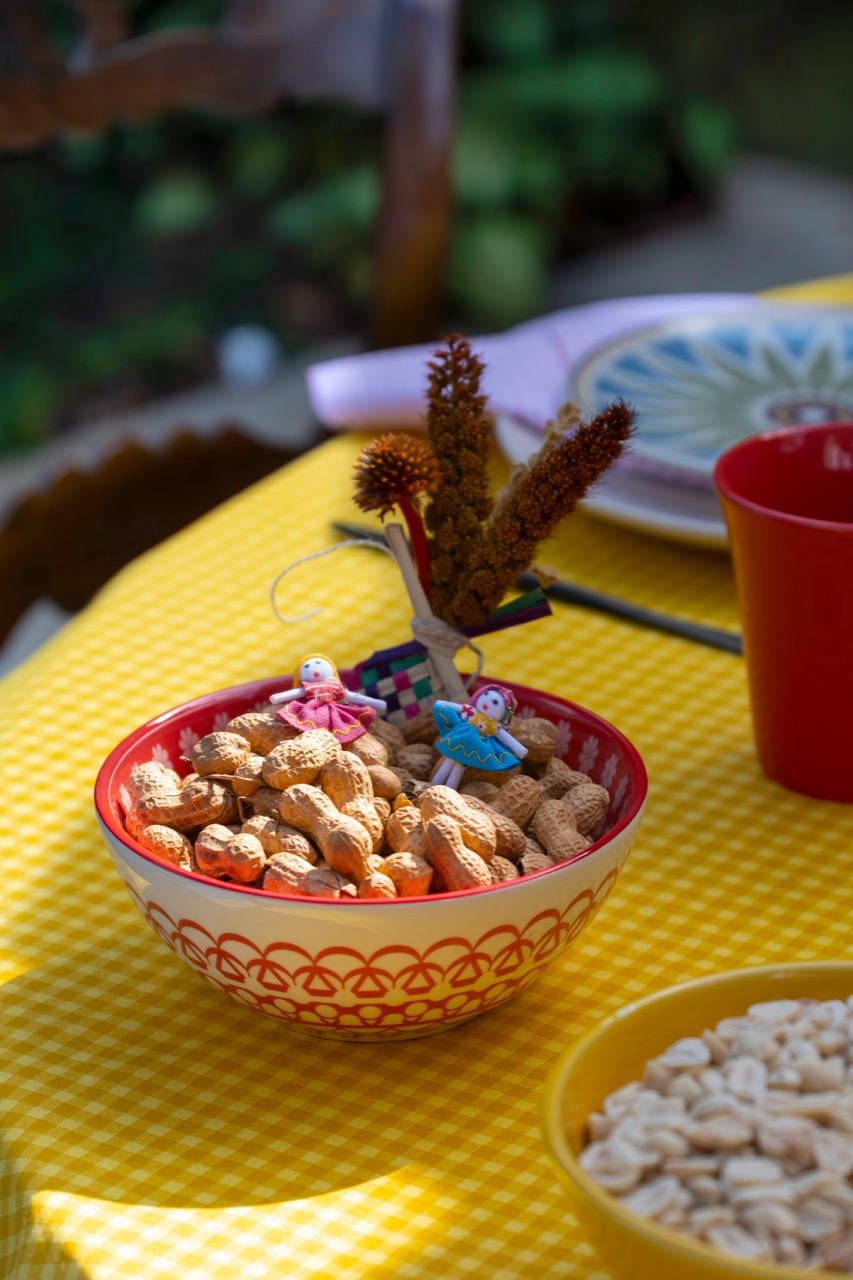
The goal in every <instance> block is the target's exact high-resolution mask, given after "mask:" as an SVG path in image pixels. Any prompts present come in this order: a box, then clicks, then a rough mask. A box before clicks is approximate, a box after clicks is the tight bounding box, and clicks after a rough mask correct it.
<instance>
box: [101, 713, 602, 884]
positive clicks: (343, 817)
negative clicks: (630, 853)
mask: <svg viewBox="0 0 853 1280" xmlns="http://www.w3.org/2000/svg"><path fill="white" fill-rule="evenodd" d="M511 732H512V733H513V735H514V736H515V737H516V738H517V739H518V741H519V742H521V743H522V744H523V745H524V746H525V747H527V757H526V758H525V760H524V764H523V767H522V766H521V765H519V766H518V767H516V768H514V769H511V770H507V771H504V772H500V773H495V772H490V773H486V772H480V771H477V770H468V771H466V776H465V777H464V778H463V781H462V786H461V788H460V790H459V791H454V790H451V789H450V788H449V787H445V786H431V785H430V782H429V779H430V777H431V776H432V774H433V772H434V770H435V767H436V763H437V761H438V759H439V756H438V754H437V752H436V750H435V747H434V741H435V738H436V736H437V730H436V729H435V724H434V721H433V718H432V716H431V715H422V716H421V717H419V718H418V720H417V721H412V722H411V725H410V726H408V728H407V734H406V735H404V734H403V732H402V730H401V729H399V728H397V726H395V725H392V724H390V723H388V722H387V721H383V720H379V719H377V720H376V721H374V724H373V726H372V729H371V731H370V732H369V733H365V734H364V735H363V736H362V737H360V738H357V739H356V740H355V741H354V742H351V743H348V744H347V745H346V746H344V747H342V746H341V745H340V744H339V742H338V740H337V739H336V738H335V737H334V735H333V734H331V733H330V732H328V730H326V729H311V730H308V731H306V732H299V731H298V730H296V729H293V728H291V727H290V726H289V725H287V724H285V723H283V722H282V721H281V720H279V718H278V716H277V715H276V713H275V711H274V710H269V711H248V712H245V713H244V714H243V715H238V716H236V717H235V718H234V719H233V720H231V721H230V722H229V724H228V725H227V726H226V728H225V729H224V730H223V731H222V732H216V733H210V734H208V735H207V736H206V737H204V738H202V739H201V740H200V741H199V742H197V743H196V745H195V746H194V747H193V748H192V750H191V751H190V752H189V754H188V757H187V759H188V762H189V763H190V765H191V767H192V768H193V770H194V772H192V773H191V774H189V776H187V777H184V778H180V777H179V776H178V774H177V773H175V772H174V771H173V770H171V769H169V768H167V767H166V766H164V765H162V764H159V763H157V762H156V761H150V762H148V763H146V764H141V765H137V766H136V767H135V768H134V769H133V770H132V772H131V774H130V777H129V778H128V782H127V795H128V807H127V812H126V815H125V825H126V828H127V831H128V833H129V835H130V836H132V838H133V839H134V840H135V841H136V842H137V843H138V844H140V845H141V846H142V847H143V848H144V849H146V850H148V851H149V852H150V853H152V854H155V855H156V856H157V857H160V858H163V859H164V860H165V861H167V862H170V863H172V864H173V865H175V866H179V867H183V868H185V869H187V870H192V871H198V872H201V873H202V874H203V875H206V876H213V877H215V878H217V879H220V880H223V881H236V882H238V883H239V884H248V885H252V886H253V887H255V888H259V889H263V890H265V891H266V892H268V893H277V894H288V895H297V896H303V897H320V898H347V897H350V898H352V897H359V898H398V897H399V898H405V897H412V896H415V895H420V894H426V893H446V892H453V891H456V890H460V889H475V888H479V887H481V886H486V885H490V884H495V883H497V882H500V881H507V880H514V879H516V878H517V877H519V876H523V875H526V874H530V873H531V872H534V871H540V870H542V869H544V868H546V867H551V866H553V865H554V864H556V863H559V862H565V861H566V860H568V859H570V858H573V857H575V856H576V855H577V854H579V853H582V852H583V851H584V850H585V849H586V848H587V847H588V846H589V845H590V844H591V843H592V840H593V838H594V836H593V834H592V833H597V832H598V830H599V829H601V828H602V827H603V826H604V825H605V816H606V813H607V807H608V804H609V795H608V793H607V791H606V790H605V788H604V787H600V786H598V785H597V784H596V783H594V782H592V781H591V780H590V779H589V777H588V776H587V775H586V774H584V773H578V772H576V771H574V770H572V769H570V768H569V767H568V766H567V765H566V764H564V763H563V761H561V760H559V759H558V758H557V757H556V755H555V752H556V749H557V730H556V727H555V725H553V724H552V723H551V722H550V721H549V720H545V719H541V718H539V717H532V718H529V719H524V718H521V717H516V719H515V720H514V721H513V723H512V726H511Z"/></svg>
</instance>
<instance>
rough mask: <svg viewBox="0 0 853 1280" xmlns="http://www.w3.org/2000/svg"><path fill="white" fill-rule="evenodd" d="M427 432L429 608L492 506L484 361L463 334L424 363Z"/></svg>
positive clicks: (449, 594) (451, 581)
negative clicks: (433, 475)
mask: <svg viewBox="0 0 853 1280" xmlns="http://www.w3.org/2000/svg"><path fill="white" fill-rule="evenodd" d="M429 370H430V373H429V391H428V408H427V433H428V435H429V438H430V440H431V441H432V446H433V449H434V450H435V455H436V458H437V460H438V465H439V467H440V470H441V484H440V485H439V487H438V489H437V490H436V492H435V493H434V494H433V497H432V501H431V503H430V505H429V507H428V508H427V511H426V525H427V528H428V529H429V530H430V532H431V534H432V537H431V539H430V563H431V568H432V581H433V589H432V595H431V597H430V603H431V605H432V609H433V612H434V613H436V614H437V615H438V616H439V617H440V618H445V619H447V620H449V619H448V618H447V609H448V607H449V605H450V602H451V600H452V598H453V596H454V595H455V593H456V591H457V589H458V587H459V584H460V582H462V581H464V579H465V577H466V576H467V573H468V566H469V558H470V556H471V553H472V551H474V550H475V549H476V548H477V547H478V546H479V544H480V543H481V542H482V539H483V532H484V525H485V522H486V521H487V520H488V518H489V515H490V513H491V509H492V499H491V494H490V492H489V479H488V472H487V463H488V456H489V445H490V442H491V423H490V420H489V417H488V415H487V414H486V397H485V396H484V395H482V394H481V392H480V377H481V375H482V372H483V363H482V361H481V360H479V359H478V358H477V357H476V356H475V355H474V354H473V353H472V351H471V344H470V343H469V342H468V340H467V338H463V337H461V336H460V335H459V334H453V335H452V336H451V337H450V338H448V339H447V342H446V344H445V346H444V347H443V348H441V349H440V350H439V351H438V352H437V355H436V359H435V360H432V361H430V364H429Z"/></svg>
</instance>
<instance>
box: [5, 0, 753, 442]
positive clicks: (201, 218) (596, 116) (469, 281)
mask: <svg viewBox="0 0 853 1280" xmlns="http://www.w3.org/2000/svg"><path fill="white" fill-rule="evenodd" d="M220 8H221V6H220V5H219V4H218V3H215V2H214V0H181V3H175V0H141V2H139V3H137V4H136V5H135V6H134V15H135V23H136V27H135V29H136V30H138V31H143V30H145V31H147V30H152V29H154V28H156V27H157V26H163V25H166V24H177V23H181V22H209V21H215V20H216V18H217V17H218V15H219V10H220ZM462 23H463V29H462V60H461V79H460V89H459V101H458V138H457V145H456V152H455V158H454V185H455V197H456V216H455V220H454V228H453V242H452V246H451V253H450V259H449V265H448V280H447V296H448V305H449V308H450V309H451V312H452V319H453V321H454V323H456V324H459V325H465V326H468V327H471V328H479V329H489V328H492V329H496V328H500V327H503V326H505V325H508V324H512V323H513V322H515V321H518V320H520V319H522V318H524V317H526V316H529V315H531V314H532V313H534V312H535V311H536V309H537V307H540V306H541V305H542V300H543V295H544V290H545V287H546V283H547V280H548V275H549V271H550V270H551V269H552V268H553V267H554V265H555V264H556V263H558V262H560V261H561V260H563V259H565V258H566V257H567V256H568V255H571V254H573V253H576V252H579V251H582V250H583V249H585V248H587V247H589V246H590V245H598V244H601V243H605V242H606V241H607V240H608V239H612V238H613V237H614V236H618V235H619V234H622V233H624V229H625V228H626V227H627V226H630V225H631V224H632V223H634V222H636V221H638V220H642V219H644V218H648V217H649V216H652V215H653V214H654V212H655V211H656V210H659V209H660V208H662V207H665V206H671V205H672V204H673V203H679V202H684V201H691V200H693V201H695V200H697V199H701V198H702V197H703V196H704V195H705V194H707V193H708V192H709V191H711V190H712V189H713V187H714V185H715V183H716V182H717V180H718V178H719V176H720V175H721V173H722V172H723V170H724V169H725V167H726V165H727V164H728V163H729V161H730V159H731V157H732V155H733V151H734V148H735V146H736V136H735V130H734V129H733V127H732V121H731V118H730V117H729V116H728V115H727V114H726V112H725V111H723V110H722V109H721V108H720V107H719V106H717V105H715V103H714V102H713V101H712V100H710V99H708V98H704V97H699V96H696V95H695V94H694V95H688V94H684V93H681V92H677V91H676V90H675V89H674V88H673V86H672V84H671V83H670V82H669V80H668V78H667V76H666V75H664V74H663V72H662V71H661V69H660V68H659V67H657V66H655V65H654V64H653V63H652V62H651V60H650V59H649V58H648V57H647V56H646V55H644V54H643V53H642V52H640V51H639V49H638V48H635V47H632V46H631V44H629V43H628V41H627V40H626V38H625V36H624V33H623V31H622V30H621V28H620V22H619V20H618V16H617V11H616V9H615V8H614V7H613V4H611V3H610V2H609V0H562V2H556V3H555V2H553V0H463V3H462ZM380 147H381V128H380V123H379V122H378V121H377V120H375V119H373V118H371V117H369V116H365V115H362V114H358V113H356V112H353V111H350V110H347V109H344V108H340V107H333V106H322V107H313V106H312V107H310V108H308V107H299V108H295V107H292V106H287V105H282V106H281V107H280V108H279V109H277V110H276V111H274V112H271V113H270V114H268V115H266V116H264V117H260V118H253V119H247V120H239V119H228V118H224V117H216V116H212V115H207V114H202V113H183V114H181V115H175V116H173V117H169V118H168V119H166V120H163V121H161V122H158V123H156V124H151V125H145V126H134V127H131V126H122V127H116V128H115V129H113V130H112V131H110V133H108V134H107V135H105V136H104V137H99V138H74V139H65V140H61V141H57V142H56V143H55V144H54V145H52V146H51V147H50V148H49V149H47V150H46V151H45V152H43V153H38V154H36V153H33V154H28V155H24V156H18V157H6V158H4V159H3V161H2V165H3V170H4V178H3V184H2V197H0V246H1V247H0V341H1V342H2V346H0V451H6V452H8V451H10V450H14V449H22V448H26V447H29V446H31V445H33V444H35V443H37V442H38V441H39V440H41V439H43V438H44V437H45V435H47V434H48V433H49V432H51V431H53V430H56V429H57V427H59V428H61V427H62V426H63V425H64V424H66V423H68V422H72V421H74V420H76V419H79V418H80V417H83V416H86V415H87V414H89V415H91V414H92V413H95V412H98V411H103V410H104V409H106V408H112V407H116V406H121V405H125V404H132V403H134V402H136V401H138V400H140V399H144V398H147V397H149V396H151V395H156V394H162V393H163V392H165V391H168V390H171V389H172V388H174V387H179V386H184V385H187V384H188V383H191V382H193V381H195V380H196V379H198V378H201V377H203V376H205V375H206V374H208V373H209V372H210V371H211V369H212V366H213V355H212V352H213V343H214V341H215V338H216V336H217V335H218V334H219V333H221V332H222V331H223V330H224V329H226V328H228V327H229V326H231V325H234V324H239V323H245V322H255V323H262V324H266V325H269V326H270V327H271V328H273V329H274V330H275V331H276V332H277V333H278V335H279V336H280V338H281V340H282V342H283V344H284V346H285V349H294V348H296V347H298V346H300V345H304V344H306V343H310V342H312V341H316V340H317V339H318V338H321V337H328V336H332V335H334V334H337V333H341V332H344V331H347V332H352V331H353V330H355V329H357V328H358V327H359V326H360V325H361V324H363V317H364V308H365V303H366V300H367V298H368V296H369V291H370V284H371V246H372V234H373V227H374V223H375V215H376V210H377V205H378V199H379V186H378V163H379V157H380Z"/></svg>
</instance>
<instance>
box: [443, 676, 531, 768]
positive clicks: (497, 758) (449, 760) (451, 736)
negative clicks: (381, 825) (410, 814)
mask: <svg viewBox="0 0 853 1280" xmlns="http://www.w3.org/2000/svg"><path fill="white" fill-rule="evenodd" d="M514 714H515V695H514V694H512V693H511V692H510V691H509V689H505V688H504V687H503V686H502V685H499V684H487V685H484V686H483V688H482V689H478V690H477V692H476V694H475V695H474V701H473V703H465V704H464V705H463V704H462V703H459V702H436V704H435V706H434V707H433V715H434V716H435V722H436V724H437V725H438V728H439V735H440V736H439V739H438V741H437V742H436V744H435V745H436V749H437V750H438V751H440V752H441V754H442V755H443V756H444V759H443V760H442V761H441V763H440V764H439V766H438V768H437V769H436V771H435V773H434V774H433V776H432V781H433V783H442V784H444V786H447V787H453V788H454V789H455V788H456V787H458V786H459V783H460V782H461V781H462V774H463V773H464V771H465V767H466V765H474V767H475V768H477V769H493V770H495V771H499V770H501V769H511V768H512V767H513V765H515V764H518V761H519V760H523V759H524V757H525V756H526V755H527V748H526V747H523V746H522V745H521V743H520V742H518V741H517V740H516V739H515V738H514V737H513V736H512V734H511V733H510V732H509V730H508V729H507V728H506V726H507V725H508V724H509V723H510V721H511V720H512V717H513V715H514Z"/></svg>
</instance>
